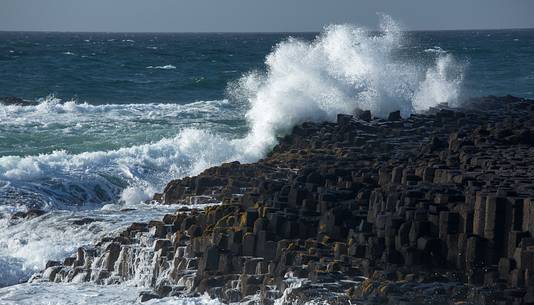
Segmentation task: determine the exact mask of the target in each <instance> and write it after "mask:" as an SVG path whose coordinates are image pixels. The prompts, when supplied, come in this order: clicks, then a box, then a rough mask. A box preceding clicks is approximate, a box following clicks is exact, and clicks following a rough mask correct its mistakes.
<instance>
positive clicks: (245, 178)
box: [33, 97, 534, 304]
mask: <svg viewBox="0 0 534 305" xmlns="http://www.w3.org/2000/svg"><path fill="white" fill-rule="evenodd" d="M214 200H216V201H219V202H222V204H219V205H214V206H211V207H209V208H207V209H205V210H196V209H183V210H180V211H177V212H176V214H172V215H171V214H169V215H166V216H165V217H164V218H163V220H161V221H152V222H150V223H148V224H145V223H135V224H132V225H131V226H130V227H129V228H128V229H126V230H125V231H124V232H122V233H121V234H120V235H119V236H116V237H114V238H107V239H104V240H102V241H101V242H99V243H98V244H96V245H95V246H94V247H91V248H89V247H84V248H80V249H79V251H78V253H77V255H75V256H74V257H70V258H67V259H65V261H64V262H62V263H60V262H49V264H48V266H47V269H46V270H44V271H43V272H42V274H40V275H37V276H35V277H34V279H33V280H34V281H38V280H49V281H55V282H68V281H94V282H96V283H102V284H110V283H119V282H124V281H131V282H133V283H136V284H138V285H144V286H147V287H152V288H153V291H150V292H145V293H142V294H141V296H140V299H141V300H148V299H150V298H155V297H158V298H159V297H165V296H170V295H195V294H202V293H204V292H207V293H208V294H209V295H210V296H212V297H214V298H215V297H216V298H220V299H221V300H223V301H225V302H237V301H247V300H255V301H253V302H259V303H263V304H271V303H273V300H274V299H276V298H280V297H283V301H284V302H287V303H289V302H292V301H296V302H297V303H304V302H306V301H310V300H314V301H317V302H321V301H327V302H328V303H336V304H348V303H349V301H350V302H351V303H352V304H358V302H359V301H360V303H362V302H364V301H365V302H366V304H369V303H371V304H452V303H455V302H468V303H472V304H525V303H533V302H534V238H532V236H533V234H534V102H533V101H528V100H524V99H519V98H513V97H501V98H496V97H487V98H480V99H474V100H471V101H470V102H469V103H468V104H466V106H465V107H464V108H461V109H449V108H447V107H446V106H442V107H438V108H435V109H431V110H430V111H429V112H428V113H426V114H420V115H412V116H411V117H409V118H407V119H402V118H401V117H400V115H399V113H398V112H394V113H391V114H390V116H389V118H388V119H387V120H382V119H376V118H372V116H371V113H369V112H365V111H359V112H357V113H356V114H353V115H339V116H338V120H337V122H336V123H304V124H302V125H299V126H297V127H295V128H294V130H293V132H292V134H291V135H288V136H286V137H284V138H283V139H280V144H279V145H278V146H276V147H275V148H274V150H273V151H272V152H271V153H270V154H269V155H268V156H267V157H266V158H265V159H262V160H260V161H259V162H257V163H254V164H239V163H237V162H234V163H227V164H223V165H221V166H218V167H213V168H210V169H208V170H206V171H205V172H203V173H202V174H200V175H198V176H197V177H192V178H189V177H188V178H184V179H181V180H176V181H172V182H170V183H169V184H168V185H167V187H166V188H165V190H164V192H163V193H162V194H156V196H155V197H154V201H157V202H160V203H163V204H173V203H207V202H213V201H214ZM286 288H290V289H286ZM254 295H256V296H254Z"/></svg>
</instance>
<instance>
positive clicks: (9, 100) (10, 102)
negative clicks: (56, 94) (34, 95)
mask: <svg viewBox="0 0 534 305" xmlns="http://www.w3.org/2000/svg"><path fill="white" fill-rule="evenodd" d="M38 104H39V103H38V102H34V101H27V100H24V99H21V98H18V97H14V96H5V97H0V105H4V106H35V105H38Z"/></svg>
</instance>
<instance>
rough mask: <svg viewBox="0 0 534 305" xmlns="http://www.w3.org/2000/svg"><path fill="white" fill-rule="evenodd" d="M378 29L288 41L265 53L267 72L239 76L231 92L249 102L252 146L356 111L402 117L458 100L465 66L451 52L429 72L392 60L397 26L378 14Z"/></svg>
mask: <svg viewBox="0 0 534 305" xmlns="http://www.w3.org/2000/svg"><path fill="white" fill-rule="evenodd" d="M379 28H380V32H378V33H376V32H372V31H370V30H366V29H364V28H360V27H355V26H352V25H332V26H328V27H326V28H325V30H324V32H323V33H322V34H320V35H319V36H318V37H316V39H315V40H313V41H311V42H308V41H302V40H299V39H295V38H289V39H288V40H286V41H283V42H281V43H279V44H278V45H277V46H276V47H275V48H274V50H273V52H272V53H271V54H269V55H268V56H267V58H266V61H265V64H266V66H267V70H266V72H265V73H258V72H255V73H250V74H247V75H245V76H243V78H242V79H241V80H240V81H239V82H238V83H239V86H235V87H233V88H231V89H232V90H231V91H232V93H233V94H234V96H235V97H237V98H243V97H244V98H245V99H246V100H247V101H248V103H249V105H250V109H249V111H248V112H247V114H246V117H247V119H248V121H249V125H250V128H251V133H250V135H249V137H248V139H249V141H250V142H251V145H249V147H250V149H252V150H261V151H263V152H265V151H266V150H268V149H269V148H270V147H272V146H273V145H274V144H275V143H276V136H277V135H280V134H285V133H287V132H289V131H290V129H291V128H292V127H293V126H295V125H296V124H299V123H302V122H304V121H321V120H334V119H335V116H336V115H337V114H338V113H351V112H353V111H354V110H355V109H356V108H360V109H364V110H371V112H372V113H373V115H375V116H379V117H385V116H387V115H388V114H389V112H391V111H395V110H400V111H401V113H402V115H403V116H407V115H409V114H411V113H414V112H417V111H422V110H425V109H428V107H430V106H432V105H436V104H439V103H444V102H449V103H450V102H453V101H455V100H456V99H457V98H458V95H459V88H460V85H461V81H462V79H463V77H462V74H463V67H462V66H461V65H460V64H458V63H456V62H455V60H454V58H453V57H452V56H451V55H442V54H438V57H437V58H436V60H435V62H434V65H433V66H430V67H427V66H425V65H423V64H417V63H411V62H407V61H405V60H402V59H401V58H399V57H398V56H397V53H399V52H400V51H401V50H402V48H403V47H404V45H403V42H404V41H405V40H404V39H403V33H402V31H401V30H400V27H399V26H398V25H397V24H396V23H395V22H394V20H393V19H391V18H390V17H389V16H387V15H383V16H381V22H380V27H379Z"/></svg>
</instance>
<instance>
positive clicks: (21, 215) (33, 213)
mask: <svg viewBox="0 0 534 305" xmlns="http://www.w3.org/2000/svg"><path fill="white" fill-rule="evenodd" d="M44 214H46V211H44V210H40V209H29V210H28V211H26V212H16V213H14V214H13V215H11V219H13V220H17V219H32V218H35V217H39V216H41V215H44Z"/></svg>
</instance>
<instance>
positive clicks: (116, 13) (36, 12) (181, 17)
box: [0, 0, 534, 32]
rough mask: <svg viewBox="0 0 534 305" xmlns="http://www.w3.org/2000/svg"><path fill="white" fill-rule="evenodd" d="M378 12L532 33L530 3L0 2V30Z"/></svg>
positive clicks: (216, 27)
mask: <svg viewBox="0 0 534 305" xmlns="http://www.w3.org/2000/svg"><path fill="white" fill-rule="evenodd" d="M377 13H386V14H389V15H391V16H392V17H393V18H394V19H395V20H397V21H398V22H400V23H401V24H402V25H403V27H404V28H405V29H407V30H454V29H503V28H534V17H532V15H533V14H534V0H447V1H443V0H188V1H185V0H84V1H80V0H0V31H13V30H15V31H73V32H75V31H90V32H300V31H302V32H315V31H319V30H321V29H322V28H323V27H324V26H325V25H328V24H332V23H353V24H357V25H363V26H367V27H370V28H373V27H375V26H376V24H377Z"/></svg>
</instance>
